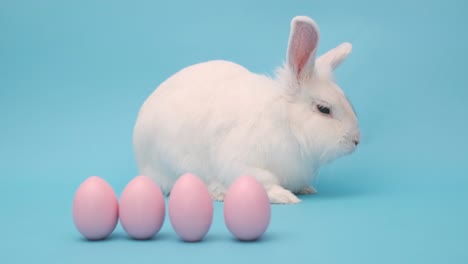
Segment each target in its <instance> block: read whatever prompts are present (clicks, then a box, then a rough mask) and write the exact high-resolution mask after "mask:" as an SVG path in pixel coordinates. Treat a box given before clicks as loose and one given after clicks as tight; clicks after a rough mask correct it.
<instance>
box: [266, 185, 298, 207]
mask: <svg viewBox="0 0 468 264" xmlns="http://www.w3.org/2000/svg"><path fill="white" fill-rule="evenodd" d="M267 193H268V198H269V199H270V202H271V203H274V204H295V203H300V202H301V200H300V199H299V198H297V197H296V196H295V195H294V194H293V193H292V192H290V191H288V190H286V189H284V188H283V187H281V186H279V185H272V186H270V187H269V188H268V189H267Z"/></svg>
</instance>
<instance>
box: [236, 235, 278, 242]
mask: <svg viewBox="0 0 468 264" xmlns="http://www.w3.org/2000/svg"><path fill="white" fill-rule="evenodd" d="M276 240H277V236H276V234H273V233H266V234H263V235H262V236H261V237H260V238H258V239H255V240H240V239H238V238H236V237H233V236H231V239H230V241H231V242H234V243H238V244H252V243H255V244H262V243H272V242H274V241H276Z"/></svg>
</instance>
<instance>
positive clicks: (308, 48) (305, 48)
mask: <svg viewBox="0 0 468 264" xmlns="http://www.w3.org/2000/svg"><path fill="white" fill-rule="evenodd" d="M317 42H318V34H317V32H316V31H315V30H314V28H313V27H312V26H311V25H310V24H308V23H305V22H298V23H297V24H296V28H295V30H294V33H293V36H292V38H291V43H290V44H289V54H288V56H289V58H290V62H289V63H290V64H291V66H292V67H293V69H295V70H296V73H297V74H298V75H299V74H300V73H301V72H302V70H303V69H304V66H306V64H307V62H308V61H309V59H310V57H311V55H312V54H313V53H314V52H315V49H316V47H317Z"/></svg>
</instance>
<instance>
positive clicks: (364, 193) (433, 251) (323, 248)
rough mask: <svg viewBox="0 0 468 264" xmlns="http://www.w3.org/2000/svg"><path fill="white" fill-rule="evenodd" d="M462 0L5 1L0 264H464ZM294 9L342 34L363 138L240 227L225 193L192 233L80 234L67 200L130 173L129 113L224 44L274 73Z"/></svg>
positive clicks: (119, 183)
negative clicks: (144, 236) (257, 229)
mask: <svg viewBox="0 0 468 264" xmlns="http://www.w3.org/2000/svg"><path fill="white" fill-rule="evenodd" d="M467 12H468V4H467V2H466V1H462V0H459V1H455V0H451V1H449V0H446V1H441V0H439V1H427V0H426V1H415V0H413V1H406V0H395V1H371V0H353V1H345V0H341V1H338V0H328V1H266V0H260V1H250V0H236V1H215V0H199V1H185V2H184V1H178V0H176V1H116V0H114V1H89V0H85V1H50V0H44V1H32V0H17V1H5V0H3V1H1V3H0V133H1V134H0V227H1V229H2V232H1V234H2V236H1V239H0V262H1V263H28V262H29V263H104V262H105V263H163V262H164V263H183V262H185V263H254V262H257V263H263V262H265V263H290V262H295V263H468V177H467V173H466V171H467V169H468V159H467V154H466V149H467V147H468V144H467V139H466V137H467V135H468V125H467V117H466V116H467V114H468V107H467V103H466V101H467V99H468V92H467V89H468V81H467V76H466V66H465V62H466V61H467V59H468V57H467V52H466V47H467V46H468V33H467V32H468V31H467V29H466V25H468V17H467V15H466V14H467ZM295 15H308V16H310V17H312V18H314V19H315V20H316V21H317V23H318V24H319V26H320V28H321V33H322V35H321V43H320V47H319V53H323V52H324V51H326V50H328V49H330V48H332V47H334V46H335V45H337V44H339V43H341V42H342V41H350V42H352V43H353V45H354V50H353V54H352V55H351V56H350V57H349V59H348V60H347V61H346V63H345V64H343V66H342V67H341V68H340V69H339V70H338V71H337V75H336V76H337V79H338V82H339V84H340V85H341V86H342V87H343V89H344V90H345V92H346V93H347V94H348V96H349V98H350V100H351V101H352V102H353V104H354V106H355V108H356V110H357V112H358V115H359V119H360V123H361V128H362V134H363V139H362V144H361V145H360V147H359V148H358V151H357V152H356V153H354V154H353V155H351V156H348V157H345V158H342V159H340V160H337V161H336V162H334V163H332V164H330V165H329V166H327V167H324V168H323V170H322V171H321V174H320V176H319V177H318V178H317V179H316V180H314V184H315V186H316V187H317V189H318V191H319V193H318V194H317V195H314V196H309V197H302V199H303V202H302V203H301V204H299V205H294V206H276V205H275V206H273V211H272V222H271V225H270V228H269V229H268V231H267V233H266V235H265V237H264V239H263V240H261V241H259V242H257V243H239V242H236V241H235V240H233V239H232V238H231V236H230V234H229V233H228V231H227V229H226V227H225V226H224V222H223V218H222V204H220V203H216V204H215V219H214V223H213V226H212V229H211V230H210V233H209V234H208V236H207V237H206V240H205V241H204V242H202V243H198V244H186V243H182V242H180V241H179V240H178V238H177V237H176V235H175V233H174V232H173V231H172V229H171V227H170V224H169V221H168V219H166V222H165V225H164V227H163V229H162V231H161V233H160V234H159V235H158V236H157V237H156V238H155V239H154V240H151V241H145V242H137V241H131V240H129V239H127V237H126V235H125V233H124V232H123V230H122V228H121V227H120V226H119V227H118V228H117V229H116V231H115V233H114V234H113V235H112V237H111V238H110V239H109V240H106V241H102V242H97V243H91V242H87V241H85V240H83V239H82V238H81V236H80V235H79V233H78V232H77V231H76V230H75V228H74V226H73V222H72V218H71V203H72V199H73V196H74V192H75V191H76V188H77V187H78V186H79V184H80V183H81V182H82V181H83V180H84V179H86V178H87V177H88V176H90V175H99V176H101V177H103V178H104V179H106V180H107V181H108V182H109V183H110V184H111V185H112V186H113V187H114V189H115V191H116V192H117V194H119V195H120V193H121V191H122V190H123V188H124V186H125V184H126V183H127V182H128V181H129V180H130V179H132V178H133V177H134V176H135V175H136V174H137V171H136V166H135V163H134V158H133V150H132V145H131V137H132V129H133V125H134V122H135V118H136V115H137V112H138V110H139V107H140V105H141V104H142V102H143V101H144V100H145V98H146V97H147V96H148V95H149V94H150V93H151V92H152V91H153V90H154V88H155V87H157V86H158V84H159V83H160V82H162V81H163V80H164V79H166V78H167V77H169V76H170V75H171V74H173V73H174V72H175V71H177V70H179V69H180V68H182V67H185V66H187V65H190V64H193V63H197V62H200V61H205V60H211V59H227V60H232V61H235V62H237V63H240V64H242V65H244V66H246V67H247V68H249V69H250V70H252V71H254V72H258V73H265V74H271V73H272V72H273V70H274V68H275V67H276V66H278V65H280V64H281V63H282V62H283V60H284V57H285V53H286V46H287V39H288V36H289V23H290V20H291V18H292V17H293V16H295Z"/></svg>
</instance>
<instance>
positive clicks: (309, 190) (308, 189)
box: [295, 186, 317, 195]
mask: <svg viewBox="0 0 468 264" xmlns="http://www.w3.org/2000/svg"><path fill="white" fill-rule="evenodd" d="M315 193H317V190H315V188H314V187H312V186H306V187H304V188H302V189H301V190H299V191H298V192H295V194H297V195H306V194H315Z"/></svg>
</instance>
